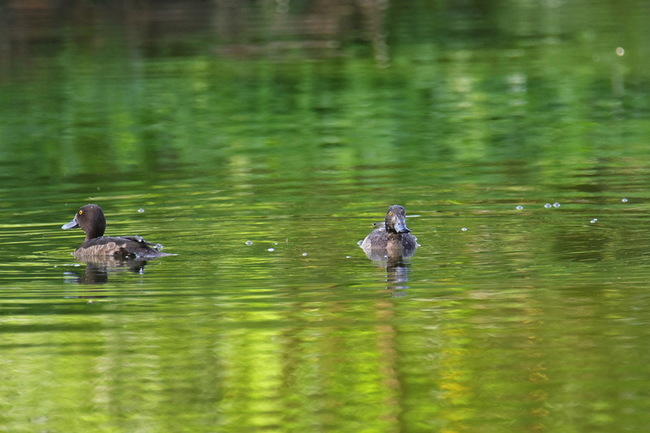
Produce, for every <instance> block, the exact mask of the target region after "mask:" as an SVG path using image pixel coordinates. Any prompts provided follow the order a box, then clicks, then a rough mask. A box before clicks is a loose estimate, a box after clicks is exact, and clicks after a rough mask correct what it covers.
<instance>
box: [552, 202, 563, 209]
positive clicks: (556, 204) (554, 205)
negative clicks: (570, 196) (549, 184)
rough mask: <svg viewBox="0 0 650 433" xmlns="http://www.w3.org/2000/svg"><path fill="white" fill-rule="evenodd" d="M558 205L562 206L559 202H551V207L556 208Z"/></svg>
mask: <svg viewBox="0 0 650 433" xmlns="http://www.w3.org/2000/svg"><path fill="white" fill-rule="evenodd" d="M560 206H562V205H561V204H560V203H558V202H555V203H553V207H556V208H557V207H560Z"/></svg>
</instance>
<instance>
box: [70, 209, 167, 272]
mask: <svg viewBox="0 0 650 433" xmlns="http://www.w3.org/2000/svg"><path fill="white" fill-rule="evenodd" d="M79 227H80V228H81V229H82V230H83V231H84V232H85V233H86V240H85V241H84V243H83V244H81V246H79V248H77V249H76V250H75V252H74V253H73V254H74V256H75V257H77V258H91V257H115V258H118V259H125V258H155V257H162V256H173V255H174V254H168V253H163V252H162V251H160V250H161V249H162V245H160V244H150V243H148V242H146V241H145V240H144V239H142V238H141V237H140V236H124V237H115V236H104V231H105V230H106V217H105V216H104V211H102V208H101V207H99V206H98V205H96V204H88V205H86V206H82V207H81V208H80V209H79V210H78V211H77V213H76V214H75V216H74V218H73V219H72V221H70V222H69V223H67V224H65V225H63V226H62V227H61V228H62V229H63V230H68V229H75V228H79Z"/></svg>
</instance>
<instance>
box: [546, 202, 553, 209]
mask: <svg viewBox="0 0 650 433" xmlns="http://www.w3.org/2000/svg"><path fill="white" fill-rule="evenodd" d="M544 207H545V208H546V209H550V208H552V207H553V205H552V204H551V203H546V204H545V205H544Z"/></svg>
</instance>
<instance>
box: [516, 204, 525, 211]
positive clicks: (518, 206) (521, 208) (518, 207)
mask: <svg viewBox="0 0 650 433" xmlns="http://www.w3.org/2000/svg"><path fill="white" fill-rule="evenodd" d="M515 209H517V210H524V207H523V206H522V205H520V204H519V205H517V207H516V208H515Z"/></svg>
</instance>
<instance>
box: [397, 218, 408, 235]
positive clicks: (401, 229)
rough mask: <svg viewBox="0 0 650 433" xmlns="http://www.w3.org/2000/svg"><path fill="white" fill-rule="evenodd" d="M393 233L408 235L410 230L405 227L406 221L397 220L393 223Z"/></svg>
mask: <svg viewBox="0 0 650 433" xmlns="http://www.w3.org/2000/svg"><path fill="white" fill-rule="evenodd" d="M395 231H396V232H397V233H410V232H411V230H409V228H408V227H406V220H405V219H403V218H399V219H398V220H397V221H395Z"/></svg>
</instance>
